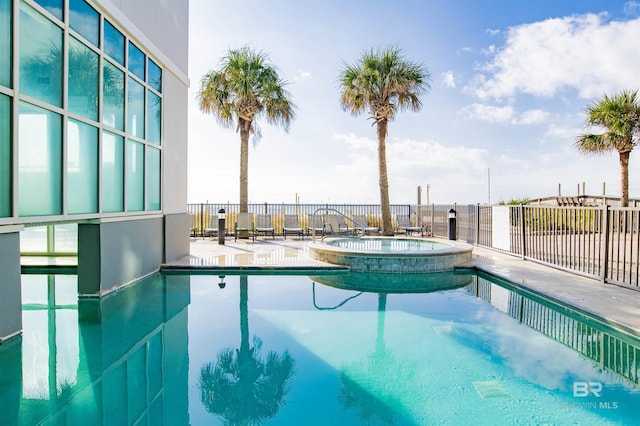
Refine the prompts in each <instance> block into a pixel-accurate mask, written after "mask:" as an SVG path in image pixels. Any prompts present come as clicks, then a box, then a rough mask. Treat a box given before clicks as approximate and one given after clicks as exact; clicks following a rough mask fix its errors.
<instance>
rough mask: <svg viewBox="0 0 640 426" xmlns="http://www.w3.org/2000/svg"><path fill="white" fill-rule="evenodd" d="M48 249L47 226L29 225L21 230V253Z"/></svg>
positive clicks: (44, 251)
mask: <svg viewBox="0 0 640 426" xmlns="http://www.w3.org/2000/svg"><path fill="white" fill-rule="evenodd" d="M47 250H48V249H47V227H46V226H28V227H26V228H24V231H22V232H20V252H21V253H38V252H42V253H46V252H47ZM23 283H24V282H23ZM23 302H24V300H23Z"/></svg>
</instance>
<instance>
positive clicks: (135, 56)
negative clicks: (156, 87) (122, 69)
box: [127, 42, 144, 81]
mask: <svg viewBox="0 0 640 426" xmlns="http://www.w3.org/2000/svg"><path fill="white" fill-rule="evenodd" d="M128 59H129V61H128V64H127V69H128V70H129V72H132V73H133V74H134V75H135V76H136V77H138V78H139V79H140V80H142V81H144V53H142V50H140V49H138V47H137V46H136V45H135V44H133V43H131V42H129V55H128Z"/></svg>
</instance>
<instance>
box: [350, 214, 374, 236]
mask: <svg viewBox="0 0 640 426" xmlns="http://www.w3.org/2000/svg"><path fill="white" fill-rule="evenodd" d="M353 219H354V220H355V221H356V222H357V224H356V228H357V229H359V230H360V229H362V228H361V227H360V225H362V226H364V233H365V234H367V235H372V234H375V235H380V228H379V227H377V226H369V223H368V221H367V217H366V216H365V215H363V214H361V215H355V216H354V217H353ZM358 224H360V225H358Z"/></svg>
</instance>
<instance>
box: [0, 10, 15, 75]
mask: <svg viewBox="0 0 640 426" xmlns="http://www.w3.org/2000/svg"><path fill="white" fill-rule="evenodd" d="M11 30H12V27H11V0H0V85H2V86H6V87H11V40H12V37H11Z"/></svg>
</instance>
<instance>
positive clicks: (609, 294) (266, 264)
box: [165, 237, 640, 337]
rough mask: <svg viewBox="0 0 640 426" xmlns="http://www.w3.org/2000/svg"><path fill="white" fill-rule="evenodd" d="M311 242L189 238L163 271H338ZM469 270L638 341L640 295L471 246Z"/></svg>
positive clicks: (639, 330) (277, 238)
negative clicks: (183, 252) (315, 253)
mask: <svg viewBox="0 0 640 426" xmlns="http://www.w3.org/2000/svg"><path fill="white" fill-rule="evenodd" d="M309 242H311V239H310V238H304V239H300V238H288V239H286V240H284V239H283V238H282V237H276V238H275V239H271V238H268V237H267V238H265V237H260V238H258V239H257V240H256V241H255V242H254V241H252V240H251V239H239V240H237V241H234V240H233V238H227V239H226V240H225V244H224V245H218V240H217V238H214V239H211V238H206V239H202V238H192V239H191V255H190V256H187V257H185V258H183V259H180V260H179V261H176V262H172V263H170V264H168V265H165V269H198V270H205V271H206V270H211V271H217V270H220V269H228V268H230V269H236V270H255V269H265V268H266V269H289V270H298V271H299V270H305V269H316V268H325V269H336V268H340V267H338V266H336V265H330V264H326V263H323V262H319V261H316V260H314V259H311V258H310V257H309V251H308V248H307V245H308V243H309ZM473 254H474V255H473V259H472V260H471V262H469V263H468V264H467V265H465V266H468V267H472V268H476V269H479V270H481V271H484V272H487V273H489V274H491V275H494V276H497V277H499V278H503V279H506V280H508V281H510V282H512V283H514V284H516V285H518V286H522V287H524V288H525V289H527V290H529V291H531V292H534V293H539V294H542V295H545V296H547V297H550V298H552V299H555V300H557V301H559V302H561V303H565V304H567V305H571V306H572V307H575V308H577V309H579V310H582V311H584V312H588V313H591V314H594V315H596V316H598V317H600V318H601V319H603V320H604V321H606V322H611V323H614V324H616V325H617V326H620V327H622V328H624V329H626V330H627V331H628V332H629V333H631V334H635V335H636V336H638V337H640V292H638V291H634V290H631V289H628V288H623V287H619V286H614V285H606V284H603V283H601V282H599V281H597V280H594V279H589V278H585V277H582V276H579V275H574V274H570V273H567V272H564V271H560V270H558V269H554V268H551V267H547V266H543V265H540V264H537V263H534V262H531V261H524V260H521V259H519V258H517V257H513V256H509V255H506V254H503V253H500V252H497V251H493V250H488V249H484V248H481V247H474V249H473Z"/></svg>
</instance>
